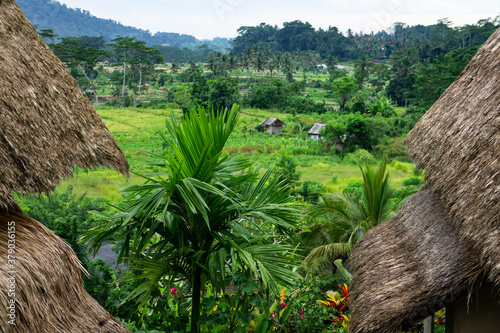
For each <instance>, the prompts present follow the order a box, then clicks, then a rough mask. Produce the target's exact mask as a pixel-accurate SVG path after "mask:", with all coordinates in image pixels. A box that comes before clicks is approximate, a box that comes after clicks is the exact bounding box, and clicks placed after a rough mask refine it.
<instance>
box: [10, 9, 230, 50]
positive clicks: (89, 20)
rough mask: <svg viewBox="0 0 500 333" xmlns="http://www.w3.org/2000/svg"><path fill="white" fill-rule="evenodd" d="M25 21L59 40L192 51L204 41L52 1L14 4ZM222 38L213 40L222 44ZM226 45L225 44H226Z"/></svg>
mask: <svg viewBox="0 0 500 333" xmlns="http://www.w3.org/2000/svg"><path fill="white" fill-rule="evenodd" d="M16 3H17V4H18V5H19V7H21V9H22V10H23V12H24V14H25V15H26V17H27V18H28V19H29V20H30V21H31V23H32V24H33V25H35V26H37V28H38V30H40V29H52V30H53V31H54V33H55V34H57V35H58V37H80V36H85V35H86V36H103V37H104V39H105V40H106V41H110V40H112V39H113V38H116V37H118V36H129V37H135V38H137V39H138V40H143V41H145V42H146V43H147V44H148V45H165V46H166V45H168V46H176V47H189V48H194V47H196V46H198V45H200V44H202V43H204V42H205V41H199V40H197V39H196V38H195V37H194V36H191V35H185V34H179V33H173V32H157V33H155V34H151V32H149V31H148V30H142V29H138V28H134V27H129V26H124V25H122V24H121V23H119V22H116V21H114V20H110V19H101V18H98V17H95V16H93V15H91V14H90V12H88V11H86V10H82V9H73V8H69V7H68V6H66V5H65V4H61V3H59V2H57V1H55V0H16ZM221 40H223V38H215V39H214V42H215V41H217V42H218V43H220V42H221ZM226 41H227V43H229V41H228V40H226Z"/></svg>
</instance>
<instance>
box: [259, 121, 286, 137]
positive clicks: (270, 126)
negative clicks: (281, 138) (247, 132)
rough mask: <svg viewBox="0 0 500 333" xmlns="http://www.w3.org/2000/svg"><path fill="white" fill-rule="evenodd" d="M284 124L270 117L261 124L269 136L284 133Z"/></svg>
mask: <svg viewBox="0 0 500 333" xmlns="http://www.w3.org/2000/svg"><path fill="white" fill-rule="evenodd" d="M284 125H285V123H284V122H282V121H281V120H279V119H278V118H275V117H269V118H267V119H266V120H264V121H263V122H261V123H260V124H259V126H260V127H262V128H264V130H265V131H266V132H267V133H269V134H278V133H281V132H283V126H284Z"/></svg>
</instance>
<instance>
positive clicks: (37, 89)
mask: <svg viewBox="0 0 500 333" xmlns="http://www.w3.org/2000/svg"><path fill="white" fill-rule="evenodd" d="M0 83H1V84H0V179H1V180H2V181H1V182H0V209H15V208H17V207H16V204H15V201H14V198H13V196H12V191H15V192H17V193H20V194H32V193H48V192H50V191H52V190H53V189H54V188H55V186H57V185H58V183H59V180H60V178H61V177H65V176H68V175H71V173H72V171H73V168H74V166H75V165H77V166H79V167H81V168H83V169H88V168H92V167H97V166H100V165H103V166H106V167H109V168H114V169H116V170H118V171H120V172H121V173H123V174H124V175H126V174H128V163H127V160H126V159H125V156H124V155H123V153H122V152H121V151H120V149H119V147H118V145H117V144H116V142H115V141H114V140H113V137H112V136H111V134H110V133H109V131H108V130H107V129H106V127H105V126H104V123H103V122H102V121H101V119H100V118H99V116H98V115H97V113H96V112H95V110H94V109H93V108H92V105H91V104H90V102H89V101H88V99H87V97H86V96H85V94H84V93H83V92H82V91H81V89H80V88H79V87H78V85H77V83H76V81H75V80H74V79H73V77H72V76H71V75H70V73H69V72H68V70H67V69H66V68H65V67H64V65H63V64H62V63H61V62H60V61H59V59H57V57H56V56H55V55H54V54H53V53H52V52H51V51H50V49H49V48H48V47H47V46H46V45H45V43H44V42H43V41H42V40H41V38H40V37H39V36H38V34H37V32H36V31H35V29H34V28H33V26H32V25H31V24H30V22H29V21H28V19H27V18H26V17H25V16H24V14H23V12H22V11H21V10H20V9H19V7H18V6H17V5H16V3H15V2H14V1H13V0H3V1H1V2H0Z"/></svg>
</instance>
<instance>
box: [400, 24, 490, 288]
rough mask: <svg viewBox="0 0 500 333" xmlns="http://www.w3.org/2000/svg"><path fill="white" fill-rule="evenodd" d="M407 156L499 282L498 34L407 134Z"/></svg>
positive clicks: (462, 234)
mask: <svg viewBox="0 0 500 333" xmlns="http://www.w3.org/2000/svg"><path fill="white" fill-rule="evenodd" d="M406 141H407V143H408V153H409V155H410V157H412V158H413V159H414V160H415V162H416V163H417V166H418V167H419V168H424V169H425V178H426V180H427V182H428V183H429V184H431V186H432V190H433V192H434V193H435V194H436V195H437V196H438V197H439V198H440V199H441V200H443V201H444V202H445V203H446V205H447V206H448V207H449V209H450V212H451V213H452V214H453V215H454V216H456V217H458V225H457V227H458V228H459V231H460V234H461V236H462V237H465V238H467V239H470V240H471V241H473V242H474V246H475V247H476V248H477V250H478V251H479V252H480V253H481V260H483V262H484V264H485V265H486V267H487V268H488V269H489V270H491V272H490V273H489V277H490V278H491V279H492V280H494V281H498V282H499V283H500V235H499V233H500V30H498V31H496V32H495V33H494V34H493V35H492V36H491V37H490V38H489V39H488V41H487V42H486V43H485V44H484V45H483V47H482V48H481V49H480V50H479V51H478V53H477V54H476V56H475V57H474V58H473V59H472V60H471V62H470V63H469V65H468V66H467V67H466V68H465V70H464V72H463V73H462V74H461V75H460V76H459V77H458V78H457V80H456V81H455V82H454V83H453V84H452V85H451V86H450V87H449V88H448V89H447V90H446V91H445V93H444V94H443V95H442V96H441V97H440V98H439V100H438V101H437V102H436V103H435V104H434V105H433V106H432V108H431V109H430V110H429V111H428V112H427V113H426V114H425V115H424V116H423V117H422V119H421V120H420V121H419V123H418V124H417V125H416V126H415V128H414V129H413V130H412V131H411V132H410V133H409V134H408V136H407V138H406Z"/></svg>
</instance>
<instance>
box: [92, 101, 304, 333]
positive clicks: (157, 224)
mask: <svg viewBox="0 0 500 333" xmlns="http://www.w3.org/2000/svg"><path fill="white" fill-rule="evenodd" d="M238 118H239V113H238V107H237V106H233V108H232V109H231V110H226V111H225V112H224V113H223V114H222V115H221V116H218V117H217V116H216V114H215V112H211V113H209V115H208V117H207V116H206V113H205V111H204V110H203V109H200V110H199V111H198V112H197V111H196V110H191V112H189V114H188V115H186V117H184V119H183V121H182V122H181V123H178V121H177V120H176V118H175V117H174V116H173V115H172V117H171V121H170V122H169V123H167V136H163V139H164V140H165V142H166V147H167V148H166V150H165V152H164V154H162V155H158V156H156V157H157V158H160V159H161V160H162V161H161V163H160V164H161V165H162V167H163V168H165V173H164V174H158V175H156V176H144V178H146V179H147V182H146V183H145V184H143V185H136V186H129V187H128V188H126V189H125V190H124V191H125V193H127V194H128V196H127V198H128V199H127V200H126V201H125V202H124V205H123V207H122V209H123V211H122V212H121V213H118V214H115V215H113V216H108V217H107V218H108V221H109V222H108V223H105V224H102V225H101V227H100V229H98V230H95V231H93V232H92V233H90V234H89V236H88V238H93V239H94V242H93V244H92V246H93V247H94V248H98V247H99V246H100V245H101V244H102V243H103V242H104V241H105V240H106V239H115V240H119V241H120V242H121V243H122V249H121V252H120V254H119V260H122V259H123V258H127V257H128V258H131V260H132V262H134V263H135V265H136V267H137V268H138V269H140V270H141V271H143V272H144V274H143V275H142V276H141V277H143V278H144V279H145V280H144V282H143V283H142V284H141V285H140V286H139V287H138V288H137V289H136V290H135V291H133V292H132V293H131V294H130V295H129V296H130V297H139V298H140V300H141V302H142V304H145V302H146V301H147V300H148V298H149V296H150V295H151V293H152V292H153V290H155V289H156V288H157V287H158V283H159V282H160V281H162V283H163V285H164V286H165V285H167V286H169V285H170V284H171V283H172V281H174V280H175V279H178V278H182V277H187V279H188V280H189V281H190V284H191V288H192V294H191V300H192V310H191V332H199V324H198V319H199V317H200V296H201V292H202V290H203V285H204V282H205V281H211V283H212V285H213V286H214V287H215V288H216V289H217V290H224V288H225V283H226V280H225V276H226V274H227V273H230V272H233V273H234V272H235V271H237V270H239V269H244V270H246V271H250V272H252V274H253V276H254V278H255V279H256V280H258V281H259V282H260V283H261V285H262V287H263V288H270V289H271V290H275V291H277V290H276V289H277V285H278V284H280V285H291V284H292V283H295V282H296V281H297V279H298V278H299V276H298V275H297V273H294V272H293V271H292V269H291V268H293V267H294V266H295V265H296V264H297V261H296V258H295V257H294V256H293V253H292V252H293V249H292V247H291V246H290V245H288V244H289V243H288V241H287V240H288V239H290V237H294V229H295V228H296V227H297V226H298V222H297V221H298V219H297V217H298V215H297V214H298V211H297V210H296V208H294V204H292V203H291V198H290V189H289V187H288V186H286V185H285V184H284V183H283V182H280V181H279V180H278V178H277V177H275V178H273V177H272V176H273V172H272V170H268V171H266V172H264V173H263V174H262V175H260V173H259V170H258V169H256V168H253V167H252V163H251V162H250V160H248V159H246V158H243V157H240V156H238V155H231V156H229V155H227V154H224V153H223V149H224V145H225V143H226V142H227V139H228V138H229V135H230V134H231V133H232V131H233V130H234V128H235V126H236V123H237V121H238ZM164 175H168V176H164ZM238 267H240V268H238Z"/></svg>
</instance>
